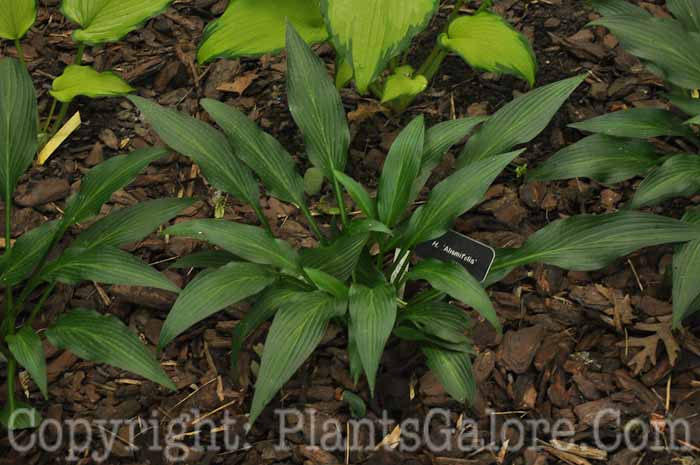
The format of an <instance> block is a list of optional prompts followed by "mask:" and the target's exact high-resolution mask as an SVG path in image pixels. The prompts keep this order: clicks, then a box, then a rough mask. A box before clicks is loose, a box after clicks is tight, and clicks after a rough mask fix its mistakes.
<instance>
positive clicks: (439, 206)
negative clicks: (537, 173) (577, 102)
mask: <svg viewBox="0 0 700 465" xmlns="http://www.w3.org/2000/svg"><path fill="white" fill-rule="evenodd" d="M522 152H523V150H518V151H517V152H510V153H505V154H502V155H498V156H495V157H491V158H489V159H486V160H480V161H477V162H475V163H471V164H469V165H467V166H465V167H464V168H462V169H460V170H458V171H456V172H455V173H453V174H451V175H450V176H448V177H447V178H446V179H444V180H443V181H441V182H440V183H439V184H438V185H437V186H435V187H434V188H433V189H432V190H431V191H430V195H429V196H428V201H427V202H426V203H425V205H422V206H420V207H418V209H417V210H416V211H415V212H414V213H413V215H412V216H411V219H410V220H409V222H408V228H407V229H406V231H405V232H404V234H403V235H402V236H401V240H400V243H401V244H403V247H404V248H407V249H408V248H412V247H413V246H414V245H416V244H418V243H420V242H423V241H427V240H430V239H434V238H436V237H439V236H441V235H443V234H444V233H445V232H447V230H448V229H449V228H450V226H452V223H453V222H454V221H455V220H456V219H457V217H459V216H460V215H462V214H463V213H465V212H466V211H468V210H469V209H471V208H472V207H473V206H474V205H476V204H477V203H479V202H480V201H481V200H483V198H484V195H485V194H486V191H487V190H488V189H489V187H491V184H492V183H493V181H494V180H495V179H496V177H497V176H498V175H499V174H500V173H501V171H503V170H504V169H505V167H506V166H508V164H509V163H510V162H511V161H513V159H514V158H515V157H517V156H518V155H520V154H521V153H522ZM475 173H478V176H475Z"/></svg>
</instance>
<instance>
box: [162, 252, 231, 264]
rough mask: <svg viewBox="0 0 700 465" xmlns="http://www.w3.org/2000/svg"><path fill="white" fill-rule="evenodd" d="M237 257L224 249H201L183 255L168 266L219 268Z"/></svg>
mask: <svg viewBox="0 0 700 465" xmlns="http://www.w3.org/2000/svg"><path fill="white" fill-rule="evenodd" d="M237 258H238V257H236V256H235V255H234V254H232V253H231V252H227V251H225V250H202V251H201V252H195V253H193V254H190V255H185V256H184V257H182V258H180V259H179V260H177V261H176V262H175V263H173V264H172V265H170V266H168V268H220V267H222V266H224V265H226V264H227V263H229V262H232V261H234V260H236V259H237Z"/></svg>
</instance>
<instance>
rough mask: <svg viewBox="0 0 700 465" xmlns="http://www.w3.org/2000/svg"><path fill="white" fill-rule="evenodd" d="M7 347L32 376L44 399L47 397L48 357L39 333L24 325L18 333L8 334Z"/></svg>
mask: <svg viewBox="0 0 700 465" xmlns="http://www.w3.org/2000/svg"><path fill="white" fill-rule="evenodd" d="M7 347H8V348H9V349H10V352H11V353H12V355H13V356H14V357H15V359H16V360H17V363H19V364H20V365H22V366H23V367H24V369H25V370H27V373H29V375H30V376H31V377H32V379H33V380H34V382H35V383H36V385H37V386H38V387H39V390H40V391H41V393H42V394H43V395H44V399H47V398H48V387H47V384H48V381H47V377H46V357H45V356H44V348H43V347H42V345H41V338H40V337H39V335H38V334H37V333H35V332H34V330H33V329H32V328H30V327H28V326H23V327H22V329H20V330H19V331H18V332H17V333H16V334H10V335H8V336H7Z"/></svg>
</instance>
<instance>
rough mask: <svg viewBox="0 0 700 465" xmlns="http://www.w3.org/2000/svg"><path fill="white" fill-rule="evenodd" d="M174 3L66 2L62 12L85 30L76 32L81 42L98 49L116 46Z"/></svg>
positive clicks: (136, 0) (161, 0) (122, 0)
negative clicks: (107, 44) (111, 45)
mask: <svg viewBox="0 0 700 465" xmlns="http://www.w3.org/2000/svg"><path fill="white" fill-rule="evenodd" d="M171 2H172V0H149V1H147V2H144V1H143V0H63V1H62V2H61V12H62V13H63V14H64V16H66V18H68V19H70V20H71V21H73V22H74V23H77V24H79V25H80V27H81V28H82V29H78V30H76V31H75V32H73V38H74V39H75V40H76V41H78V42H85V43H88V44H90V45H97V44H101V43H104V42H116V41H117V40H119V39H121V38H122V37H124V36H125V35H126V34H128V33H129V32H131V31H133V30H134V29H138V28H140V27H141V26H142V25H143V24H145V23H146V21H147V20H148V19H149V18H152V17H153V16H156V15H158V14H160V13H162V12H163V11H165V9H166V8H167V7H168V5H170V3H171Z"/></svg>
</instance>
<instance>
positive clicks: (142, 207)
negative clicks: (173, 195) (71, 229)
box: [72, 199, 194, 248]
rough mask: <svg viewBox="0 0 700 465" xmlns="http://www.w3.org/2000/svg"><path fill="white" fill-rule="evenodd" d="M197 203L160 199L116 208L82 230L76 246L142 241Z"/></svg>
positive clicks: (111, 244) (74, 244)
mask: <svg viewBox="0 0 700 465" xmlns="http://www.w3.org/2000/svg"><path fill="white" fill-rule="evenodd" d="M193 203H194V200H192V199H157V200H149V201H147V202H141V203H137V204H136V205H133V206H131V207H127V208H122V209H121V210H117V211H113V212H111V213H110V214H109V215H107V216H105V217H104V218H102V219H101V220H99V221H97V222H95V223H94V224H93V225H92V226H90V227H89V228H88V229H86V230H85V231H83V232H82V233H80V235H79V236H78V237H77V238H76V239H75V241H74V242H73V244H72V245H73V246H75V247H84V248H93V247H99V246H105V245H107V246H114V247H119V246H122V245H126V244H132V243H134V242H138V241H140V240H142V239H143V238H145V237H146V236H148V235H149V234H150V233H152V232H153V231H154V230H155V229H156V228H157V227H158V226H160V225H161V224H163V223H166V222H168V221H170V220H171V219H173V218H174V217H175V216H177V214H178V213H180V212H181V211H182V210H184V209H185V208H187V207H189V206H190V205H192V204H193Z"/></svg>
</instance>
